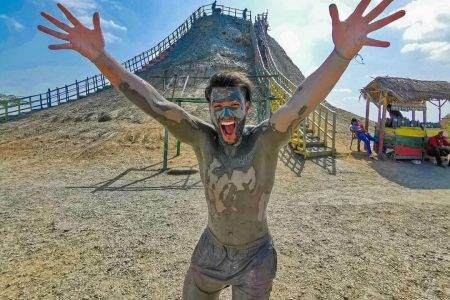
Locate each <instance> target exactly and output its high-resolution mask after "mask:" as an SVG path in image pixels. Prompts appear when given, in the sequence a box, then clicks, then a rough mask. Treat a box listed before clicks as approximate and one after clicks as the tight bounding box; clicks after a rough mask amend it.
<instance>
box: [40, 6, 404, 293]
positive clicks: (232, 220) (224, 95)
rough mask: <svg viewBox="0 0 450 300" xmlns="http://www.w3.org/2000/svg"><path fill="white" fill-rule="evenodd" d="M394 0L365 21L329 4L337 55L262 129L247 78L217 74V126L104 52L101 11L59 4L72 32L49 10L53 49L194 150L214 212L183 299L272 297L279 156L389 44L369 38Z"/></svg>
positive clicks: (213, 108) (211, 96)
mask: <svg viewBox="0 0 450 300" xmlns="http://www.w3.org/2000/svg"><path fill="white" fill-rule="evenodd" d="M392 1H393V0H383V1H381V3H380V4H379V5H378V6H376V7H375V8H374V9H373V10H372V11H371V12H370V13H368V14H367V15H365V16H363V13H364V11H365V10H366V9H367V7H368V5H369V3H370V0H362V1H361V2H360V3H359V5H358V6H357V8H356V9H355V11H354V12H353V13H352V14H351V15H350V16H349V18H348V19H347V20H345V21H340V20H339V14H338V10H337V7H336V5H334V4H332V5H330V15H331V19H332V25H333V32H332V35H333V42H334V45H335V48H334V50H333V51H332V52H331V54H330V55H329V56H328V58H327V59H326V60H325V62H324V63H323V64H322V65H321V66H320V67H319V68H318V69H317V70H316V71H315V72H314V73H312V74H311V75H310V76H309V77H308V78H306V79H305V81H304V82H303V83H302V84H301V86H300V87H299V88H298V89H297V91H296V92H295V93H294V95H293V96H292V98H291V99H290V100H289V101H288V102H287V103H286V104H285V105H284V106H282V107H281V108H280V109H279V110H278V111H276V112H274V113H273V114H272V115H271V116H270V118H269V119H267V120H265V121H264V122H262V123H261V124H259V125H257V126H245V122H246V117H247V115H248V113H249V108H250V103H251V98H252V92H251V85H250V82H249V80H248V79H247V78H246V77H245V75H243V74H240V73H235V72H224V73H219V74H216V75H214V76H212V77H211V79H210V83H209V85H208V87H207V89H206V91H205V96H206V99H207V100H208V101H209V109H210V115H211V121H212V125H210V124H208V123H205V122H203V121H202V120H200V119H198V118H196V117H194V116H192V115H190V114H188V113H187V112H186V111H184V110H183V109H182V108H181V107H179V106H177V105H176V104H174V103H171V102H169V101H167V100H166V99H164V98H163V97H162V96H161V95H160V94H159V93H158V92H157V91H156V90H155V89H154V88H153V87H152V86H151V85H150V84H149V83H148V82H146V81H144V80H143V79H141V78H139V77H138V76H136V75H134V74H132V73H130V72H129V71H127V70H126V69H125V68H124V67H123V66H122V65H121V64H120V63H118V62H117V61H116V60H114V59H113V58H112V57H111V56H110V55H109V54H108V53H107V52H106V50H105V42H104V38H103V34H102V30H101V27H100V16H99V14H98V13H95V14H94V16H93V25H94V26H93V29H90V28H87V27H85V26H84V25H83V24H81V22H80V21H79V20H78V19H77V18H76V17H74V16H73V15H72V13H71V12H70V11H69V10H68V9H67V8H66V7H64V6H63V5H62V4H58V7H59V8H60V9H61V11H62V12H63V13H64V15H65V16H66V17H67V19H68V20H69V21H70V22H71V23H72V25H73V26H69V25H67V24H64V23H63V22H61V21H59V20H58V19H56V18H54V17H52V16H51V15H49V14H48V13H45V12H43V13H42V16H43V17H44V18H46V19H47V20H48V21H50V22H51V23H53V24H54V25H56V26H57V27H58V28H60V29H61V30H63V31H64V32H58V31H55V30H52V29H49V28H47V27H44V26H41V25H39V26H38V29H39V30H40V31H42V32H44V33H47V34H49V35H52V36H54V37H56V38H59V39H61V40H64V41H67V43H64V44H58V45H50V46H49V48H50V49H52V50H60V49H72V50H75V51H77V52H79V53H80V54H82V55H83V56H85V57H86V58H87V59H89V60H90V61H91V62H92V63H94V64H95V65H96V66H97V67H98V69H99V70H100V71H101V72H102V73H103V74H104V75H105V76H106V77H107V78H108V79H109V80H110V82H111V83H112V85H114V87H116V88H117V89H118V90H119V91H121V92H122V93H123V94H124V95H125V96H126V97H127V98H128V99H129V100H130V101H132V102H133V103H134V104H136V105H137V106H138V107H139V108H141V109H142V110H143V111H144V112H146V113H147V114H149V115H150V116H152V117H154V118H155V119H156V120H157V121H159V122H160V123H161V124H163V125H164V126H165V127H166V128H168V130H169V131H170V132H171V133H172V134H173V135H174V136H175V137H177V138H178V139H180V140H181V141H182V142H184V143H187V144H189V145H191V146H192V147H193V149H194V151H195V154H196V156H197V159H198V162H199V168H200V175H201V179H202V182H203V184H204V186H205V197H206V201H207V204H208V211H209V215H208V226H207V227H206V229H205V231H204V232H203V234H202V236H201V237H200V241H199V242H198V244H197V246H196V248H195V250H194V253H193V255H192V259H191V265H190V267H189V270H188V272H187V274H186V279H185V282H184V288H183V298H184V299H196V300H197V299H218V297H219V294H220V292H221V290H223V289H224V288H225V287H227V286H229V285H231V286H232V294H233V299H268V298H269V295H270V291H271V289H272V281H273V278H274V277H275V272H276V260H277V259H276V252H275V250H274V248H273V243H272V239H271V236H270V233H269V229H268V227H267V216H266V207H267V202H268V201H269V196H270V192H271V190H272V187H273V183H274V176H275V169H276V165H277V154H278V151H279V149H280V148H281V147H282V146H283V145H285V144H286V143H287V141H288V139H289V137H290V136H291V134H292V132H293V131H294V130H295V129H296V127H297V126H298V125H299V123H300V122H301V121H302V120H303V119H304V118H305V117H306V116H307V115H308V114H309V113H310V112H311V111H312V110H313V109H314V108H315V107H316V106H317V105H318V104H319V103H320V102H322V101H323V100H324V99H325V97H326V96H327V95H328V94H329V92H330V91H331V89H332V88H333V86H334V85H335V84H336V82H337V81H338V80H339V78H340V77H341V75H342V74H343V72H344V71H345V69H346V68H347V66H348V64H349V62H350V60H351V59H352V58H353V57H354V56H355V55H356V54H357V53H358V52H359V51H360V49H361V48H362V47H363V46H364V45H367V46H375V47H388V46H389V42H386V41H380V40H375V39H371V38H368V37H367V34H369V33H370V32H373V31H375V30H377V29H379V28H382V27H384V26H386V25H387V24H389V23H391V22H393V21H395V20H397V19H399V18H401V17H402V16H404V14H405V12H404V11H398V12H396V13H394V14H392V15H390V16H388V17H385V18H383V19H381V20H378V21H375V22H373V21H374V19H375V18H377V17H378V16H379V15H380V14H381V13H382V12H383V11H384V10H385V9H386V7H387V6H388V5H389V4H390V3H391V2H392Z"/></svg>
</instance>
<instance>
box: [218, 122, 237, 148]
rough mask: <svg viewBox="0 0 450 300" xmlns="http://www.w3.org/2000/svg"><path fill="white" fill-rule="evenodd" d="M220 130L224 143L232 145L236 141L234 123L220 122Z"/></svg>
mask: <svg viewBox="0 0 450 300" xmlns="http://www.w3.org/2000/svg"><path fill="white" fill-rule="evenodd" d="M220 130H221V131H222V137H223V139H224V140H225V142H227V143H234V142H235V141H236V121H234V120H221V121H220Z"/></svg>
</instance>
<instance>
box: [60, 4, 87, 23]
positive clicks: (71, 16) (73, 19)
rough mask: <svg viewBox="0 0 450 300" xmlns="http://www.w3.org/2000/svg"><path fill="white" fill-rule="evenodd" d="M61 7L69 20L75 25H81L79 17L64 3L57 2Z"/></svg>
mask: <svg viewBox="0 0 450 300" xmlns="http://www.w3.org/2000/svg"><path fill="white" fill-rule="evenodd" d="M57 5H58V7H59V9H60V10H61V11H62V12H63V14H64V15H65V16H66V18H67V20H69V21H70V22H71V23H72V24H73V25H74V26H78V25H81V22H80V21H78V19H77V18H75V16H74V15H73V14H72V13H71V12H70V10H68V9H67V8H66V7H65V6H64V5H63V4H61V3H58V4H57Z"/></svg>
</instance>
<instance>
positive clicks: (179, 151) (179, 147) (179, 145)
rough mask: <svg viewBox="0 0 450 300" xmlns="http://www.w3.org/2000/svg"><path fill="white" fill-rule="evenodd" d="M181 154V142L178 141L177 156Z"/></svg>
mask: <svg viewBox="0 0 450 300" xmlns="http://www.w3.org/2000/svg"><path fill="white" fill-rule="evenodd" d="M178 106H179V107H181V101H178ZM180 153H181V142H180V140H178V139H177V153H176V156H180Z"/></svg>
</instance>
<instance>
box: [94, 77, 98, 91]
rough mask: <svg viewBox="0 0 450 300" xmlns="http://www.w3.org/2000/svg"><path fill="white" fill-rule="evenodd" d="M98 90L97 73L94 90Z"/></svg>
mask: <svg viewBox="0 0 450 300" xmlns="http://www.w3.org/2000/svg"><path fill="white" fill-rule="evenodd" d="M96 91H98V82H97V75H95V76H94V92H96Z"/></svg>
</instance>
